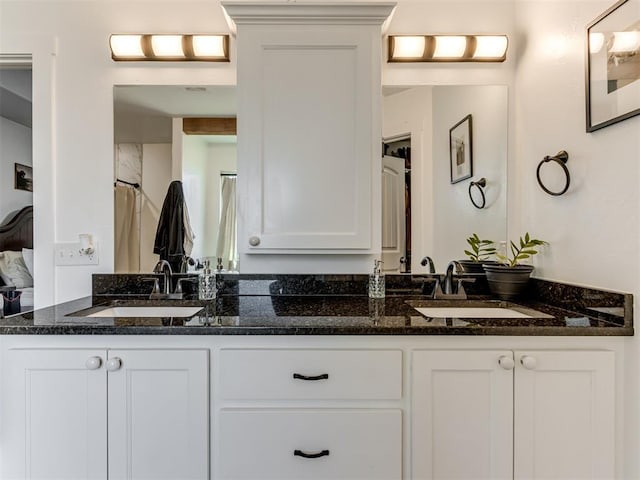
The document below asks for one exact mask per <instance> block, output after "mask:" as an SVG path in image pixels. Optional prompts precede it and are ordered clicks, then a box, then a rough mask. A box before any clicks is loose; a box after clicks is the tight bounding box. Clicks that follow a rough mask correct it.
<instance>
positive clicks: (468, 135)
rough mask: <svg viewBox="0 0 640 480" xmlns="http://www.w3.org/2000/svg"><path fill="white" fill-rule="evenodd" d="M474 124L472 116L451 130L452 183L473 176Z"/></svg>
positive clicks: (450, 161) (465, 118)
mask: <svg viewBox="0 0 640 480" xmlns="http://www.w3.org/2000/svg"><path fill="white" fill-rule="evenodd" d="M472 126H473V122H472V119H471V114H469V115H467V116H466V117H464V118H463V119H462V120H460V121H459V122H458V123H456V124H455V125H454V126H453V127H451V128H450V129H449V169H450V172H451V183H458V182H461V181H462V180H465V179H467V178H471V176H472V175H473V134H472V130H473V128H472Z"/></svg>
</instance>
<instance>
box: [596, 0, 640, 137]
mask: <svg viewBox="0 0 640 480" xmlns="http://www.w3.org/2000/svg"><path fill="white" fill-rule="evenodd" d="M636 1H637V0H620V1H619V2H617V3H616V4H614V5H612V6H611V7H610V8H609V9H607V10H606V11H605V12H603V13H602V14H601V15H600V16H599V17H598V18H596V19H595V20H594V21H593V22H591V23H590V24H589V25H587V28H586V56H587V58H586V67H587V68H586V81H585V84H586V85H585V93H586V102H585V103H586V113H587V115H586V129H587V132H595V131H596V130H599V129H601V128H604V127H608V126H609V125H613V124H615V123H618V122H621V121H623V120H626V119H628V118H631V117H634V116H636V115H639V114H640V44H639V43H640V42H638V41H637V38H640V17H638V16H637V3H634V2H636ZM627 32H628V33H629V34H630V35H627V36H626V38H628V39H631V41H630V42H629V41H627V42H625V41H624V40H625V36H624V35H621V34H627ZM634 36H635V37H634ZM633 38H635V39H636V40H635V41H633Z"/></svg>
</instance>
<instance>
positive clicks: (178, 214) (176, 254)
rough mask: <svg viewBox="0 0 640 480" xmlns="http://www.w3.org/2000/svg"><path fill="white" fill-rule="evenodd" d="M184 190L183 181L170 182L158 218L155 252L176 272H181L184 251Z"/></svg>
mask: <svg viewBox="0 0 640 480" xmlns="http://www.w3.org/2000/svg"><path fill="white" fill-rule="evenodd" d="M184 235H185V226H184V192H183V191H182V182H180V181H179V180H174V181H173V182H171V183H170V184H169V189H168V190H167V196H166V197H165V198H164V203H163V204H162V212H161V213H160V219H159V220H158V229H157V230H156V240H155V243H154V245H153V253H157V254H158V255H160V260H166V261H167V262H169V264H170V265H171V269H172V270H173V271H174V272H180V268H181V266H182V260H183V258H184V256H185V252H184Z"/></svg>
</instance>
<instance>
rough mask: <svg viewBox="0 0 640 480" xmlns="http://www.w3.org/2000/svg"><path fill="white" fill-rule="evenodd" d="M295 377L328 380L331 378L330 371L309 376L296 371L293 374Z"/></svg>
mask: <svg viewBox="0 0 640 480" xmlns="http://www.w3.org/2000/svg"><path fill="white" fill-rule="evenodd" d="M293 378H296V379H298V380H328V379H329V374H328V373H323V374H322V375H315V376H311V377H309V376H307V375H301V374H299V373H294V374H293Z"/></svg>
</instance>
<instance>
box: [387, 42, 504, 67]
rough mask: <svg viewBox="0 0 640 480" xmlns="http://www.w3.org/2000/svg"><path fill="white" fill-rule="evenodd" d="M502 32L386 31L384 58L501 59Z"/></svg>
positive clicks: (423, 60)
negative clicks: (400, 33)
mask: <svg viewBox="0 0 640 480" xmlns="http://www.w3.org/2000/svg"><path fill="white" fill-rule="evenodd" d="M508 43H509V41H508V39H507V36H506V35H389V52H388V56H387V61H388V62H504V61H505V60H506V58H507V46H508Z"/></svg>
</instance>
